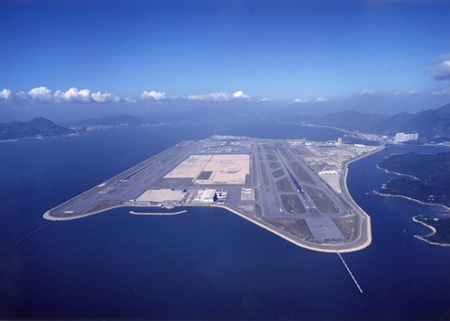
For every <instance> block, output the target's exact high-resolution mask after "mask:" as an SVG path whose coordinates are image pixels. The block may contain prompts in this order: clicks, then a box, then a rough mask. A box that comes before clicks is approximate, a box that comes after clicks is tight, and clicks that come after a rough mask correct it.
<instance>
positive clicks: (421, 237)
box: [412, 216, 450, 247]
mask: <svg viewBox="0 0 450 321" xmlns="http://www.w3.org/2000/svg"><path fill="white" fill-rule="evenodd" d="M412 220H413V221H414V222H416V223H419V224H421V225H423V226H425V227H427V228H429V229H430V230H431V233H430V234H427V235H423V236H420V235H414V237H415V238H416V239H419V240H421V241H423V242H426V243H428V244H431V245H437V246H442V247H450V244H448V243H438V242H432V241H429V240H427V239H426V237H430V236H432V235H434V234H436V232H437V230H436V228H435V227H434V226H431V225H428V224H427V223H425V222H422V221H420V220H418V219H417V216H414V217H413V218H412Z"/></svg>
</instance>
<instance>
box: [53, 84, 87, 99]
mask: <svg viewBox="0 0 450 321" xmlns="http://www.w3.org/2000/svg"><path fill="white" fill-rule="evenodd" d="M90 92H91V91H90V90H89V89H81V90H78V89H77V88H75V87H72V88H70V89H69V90H67V91H65V92H63V91H60V90H57V91H56V92H55V95H54V97H55V100H56V101H57V102H60V101H63V100H65V101H70V102H73V101H82V102H89V101H91V96H90Z"/></svg>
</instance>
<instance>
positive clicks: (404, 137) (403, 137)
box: [395, 133, 419, 143]
mask: <svg viewBox="0 0 450 321" xmlns="http://www.w3.org/2000/svg"><path fill="white" fill-rule="evenodd" d="M418 139H419V134H418V133H412V134H405V133H397V134H395V143H403V142H407V141H408V140H418Z"/></svg>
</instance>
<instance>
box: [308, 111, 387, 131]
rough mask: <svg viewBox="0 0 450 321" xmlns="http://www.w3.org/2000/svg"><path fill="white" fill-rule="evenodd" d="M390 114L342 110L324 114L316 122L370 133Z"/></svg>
mask: <svg viewBox="0 0 450 321" xmlns="http://www.w3.org/2000/svg"><path fill="white" fill-rule="evenodd" d="M388 118H389V116H386V115H381V114H367V113H360V112H357V111H342V112H339V113H335V114H329V115H325V116H322V117H320V118H318V119H316V121H315V122H314V123H315V124H317V125H322V126H329V127H335V128H342V129H345V130H348V131H357V132H361V133H369V132H372V131H373V130H374V128H375V127H376V126H378V125H379V124H381V123H382V122H383V121H384V120H386V119H388Z"/></svg>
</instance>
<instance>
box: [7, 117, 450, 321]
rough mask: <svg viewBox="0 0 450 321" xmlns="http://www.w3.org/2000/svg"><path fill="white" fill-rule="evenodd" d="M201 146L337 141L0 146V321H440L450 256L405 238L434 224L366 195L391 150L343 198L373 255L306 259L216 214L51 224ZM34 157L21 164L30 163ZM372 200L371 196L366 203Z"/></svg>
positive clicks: (195, 133)
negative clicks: (98, 191)
mask: <svg viewBox="0 0 450 321" xmlns="http://www.w3.org/2000/svg"><path fill="white" fill-rule="evenodd" d="M212 134H230V135H243V136H254V137H270V138H303V137H306V138H308V139H311V140H314V139H316V140H327V139H336V138H337V137H340V136H342V133H340V132H338V131H336V130H329V129H319V128H310V127H300V126H295V125H281V124H269V123H246V124H229V123H224V124H221V125H220V126H217V125H214V124H209V125H206V126H205V127H204V128H199V127H196V126H193V125H182V126H161V127H134V128H132V127H130V128H120V129H116V130H104V131H95V132H92V133H89V134H87V135H82V136H78V137H64V138H52V139H47V140H23V141H17V142H12V143H1V144H0V177H2V184H1V185H0V198H1V199H2V200H3V203H2V205H1V206H0V211H1V215H2V224H1V225H0V240H1V242H0V244H1V248H0V269H1V275H3V277H2V280H1V282H0V317H1V318H27V317H29V318H30V317H32V318H42V319H44V318H96V319H100V318H102V319H105V318H127V319H136V318H143V319H148V318H152V319H304V320H309V319H340V320H349V319H355V320H356V319H372V320H376V319H439V318H441V319H449V318H450V310H449V309H448V308H447V305H448V304H447V303H448V300H447V298H448V297H449V296H450V280H449V278H448V275H449V272H450V258H449V255H448V249H446V248H440V247H434V246H430V245H428V244H426V243H424V242H421V241H419V240H417V239H415V238H413V235H414V234H424V233H427V232H428V231H427V230H426V229H425V228H424V227H422V226H420V225H418V224H416V223H414V222H412V220H411V217H412V216H415V215H419V214H423V215H431V214H435V213H439V212H440V209H439V208H438V207H428V206H424V205H421V204H418V203H414V202H410V201H407V200H403V199H396V198H383V197H380V196H377V195H373V194H370V193H371V192H372V191H373V190H374V189H377V188H379V187H380V186H381V185H382V184H383V183H385V182H387V180H389V179H390V178H392V177H393V176H392V175H390V174H386V173H384V172H382V171H380V170H377V169H376V167H375V164H376V163H377V162H379V161H380V160H382V159H383V158H384V157H386V156H387V155H389V154H391V153H402V152H407V151H417V152H422V153H435V152H438V151H441V149H438V148H431V147H393V148H390V149H386V150H384V151H382V152H380V153H378V154H375V155H372V156H370V157H367V158H365V159H362V160H360V161H358V162H356V163H353V164H352V165H351V166H350V173H349V181H348V183H349V184H348V185H349V189H350V192H351V194H352V196H353V197H354V199H355V200H356V202H357V203H358V204H359V205H360V206H361V207H362V208H363V209H364V210H365V211H366V212H367V213H368V214H369V215H370V216H371V219H372V232H373V243H372V245H371V246H369V247H368V248H367V249H365V250H362V251H359V252H355V253H349V254H343V256H344V258H345V260H346V261H347V264H348V265H349V267H350V268H351V270H352V272H353V274H354V275H355V277H356V278H357V280H358V282H359V284H360V285H361V287H362V288H363V290H364V293H363V294H360V293H359V291H358V290H357V288H356V287H355V285H354V284H353V282H352V280H351V278H350V276H349V275H348V274H347V271H346V270H345V268H344V266H343V265H342V263H341V262H340V260H339V258H338V256H337V255H335V254H325V253H317V252H312V251H309V250H305V249H302V248H300V247H297V246H294V245H292V244H290V243H288V242H286V241H284V240H283V239H281V238H279V237H277V236H276V235H273V234H272V233H270V232H268V231H265V230H263V229H261V228H259V227H258V226H256V225H254V224H252V223H249V222H247V221H245V220H243V219H241V218H240V217H238V216H236V215H234V214H232V213H229V212H227V211H225V210H222V209H210V208H199V209H191V208H189V209H188V212H187V213H186V214H183V215H176V216H171V217H149V216H134V215H129V214H128V209H117V210H113V211H109V212H106V213H103V214H99V215H94V216H91V217H88V218H84V219H80V220H74V221H67V222H56V223H52V224H50V225H49V226H47V227H46V228H44V229H42V230H41V231H40V232H38V233H36V234H34V235H32V236H31V237H29V238H27V239H25V240H24V241H22V242H19V243H18V242H17V240H20V239H21V238H22V237H24V236H26V235H27V234H29V233H30V232H32V231H34V230H36V229H37V228H40V227H42V226H44V225H45V224H47V223H48V221H45V220H44V219H42V214H43V213H44V212H45V211H46V210H48V209H49V208H51V207H53V206H55V205H57V204H59V203H61V202H63V201H65V200H67V199H68V198H70V197H73V196H75V195H77V194H78V193H81V192H83V191H85V190H86V189H88V188H91V187H93V186H94V185H97V184H99V183H101V182H103V181H104V180H106V179H108V178H110V177H111V176H113V175H115V174H117V173H119V172H121V171H123V170H125V169H127V168H129V167H131V166H132V165H135V164H136V163H138V162H140V161H142V160H144V159H146V158H148V157H150V156H152V155H154V154H156V153H158V152H161V151H162V150H164V149H166V148H168V147H170V146H172V145H174V144H176V143H178V142H180V141H181V140H186V139H203V138H207V137H208V136H210V135H212ZM31 155H32V157H31ZM366 193H369V195H366Z"/></svg>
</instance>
